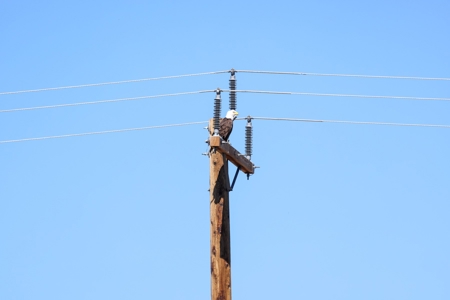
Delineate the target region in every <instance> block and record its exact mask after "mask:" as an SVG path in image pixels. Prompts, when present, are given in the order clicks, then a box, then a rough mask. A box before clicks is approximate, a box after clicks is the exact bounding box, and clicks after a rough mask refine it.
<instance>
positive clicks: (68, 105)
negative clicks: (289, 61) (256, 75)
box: [0, 90, 450, 113]
mask: <svg viewBox="0 0 450 300" xmlns="http://www.w3.org/2000/svg"><path fill="white" fill-rule="evenodd" d="M214 91H215V90H201V91H194V92H181V93H172V94H161V95H152V96H140V97H131V98H119V99H110V100H99V101H91V102H77V103H65V104H55V105H44V106H34V107H21V108H12V109H3V110H0V113H8V112H19V111H29V110H38V109H49V108H61V107H72V106H80V105H90V104H101V103H114V102H122V101H132V100H142V99H151V98H162V97H172V96H182V95H192V94H201V93H211V92H214ZM222 92H230V90H222ZM234 92H238V93H256V94H275V95H302V96H325V97H353V98H378V99H402V100H428V101H450V98H423V97H404V96H374V95H354V94H322V93H302V92H277V91H259V90H234Z"/></svg>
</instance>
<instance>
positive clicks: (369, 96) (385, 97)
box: [223, 90, 450, 101]
mask: <svg viewBox="0 0 450 300" xmlns="http://www.w3.org/2000/svg"><path fill="white" fill-rule="evenodd" d="M234 91H235V92H238V93H257V94H276V95H302V96H323V97H353V98H376V99H402V100H428V101H450V98H425V97H406V96H374V95H354V94H322V93H302V92H277V91H259V90H234ZM223 92H230V90H223Z"/></svg>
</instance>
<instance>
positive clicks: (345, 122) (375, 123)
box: [239, 116, 450, 128]
mask: <svg viewBox="0 0 450 300" xmlns="http://www.w3.org/2000/svg"><path fill="white" fill-rule="evenodd" d="M250 118H251V119H254V120H268V121H294V122H314V123H343V124H361V125H388V126H407V127H438V128H450V125H438V124H411V123H390V122H365V121H343V120H318V119H295V118H268V117H252V116H250ZM239 120H247V118H239Z"/></svg>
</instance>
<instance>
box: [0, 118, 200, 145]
mask: <svg viewBox="0 0 450 300" xmlns="http://www.w3.org/2000/svg"><path fill="white" fill-rule="evenodd" d="M206 123H208V121H201V122H189V123H179V124H169V125H156V126H147V127H138V128H128V129H115V130H105V131H95V132H84V133H73V134H64V135H53V136H44V137H35V138H26V139H17V140H5V141H0V144H6V143H18V142H27V141H39V140H49V139H61V138H67V137H74V136H86V135H99V134H106V133H117V132H128V131H138V130H147V129H156V128H166V127H181V126H188V125H195V124H206Z"/></svg>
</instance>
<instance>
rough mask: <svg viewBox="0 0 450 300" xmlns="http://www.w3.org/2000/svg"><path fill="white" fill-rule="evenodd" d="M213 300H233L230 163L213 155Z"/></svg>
mask: <svg viewBox="0 0 450 300" xmlns="http://www.w3.org/2000/svg"><path fill="white" fill-rule="evenodd" d="M209 180H210V220H211V227H210V237H211V248H210V250H211V300H231V255H230V254H231V248H230V206H229V188H230V182H229V178H228V160H227V159H226V157H225V155H223V154H222V153H220V152H219V151H214V150H213V151H212V152H211V153H210V178H209Z"/></svg>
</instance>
